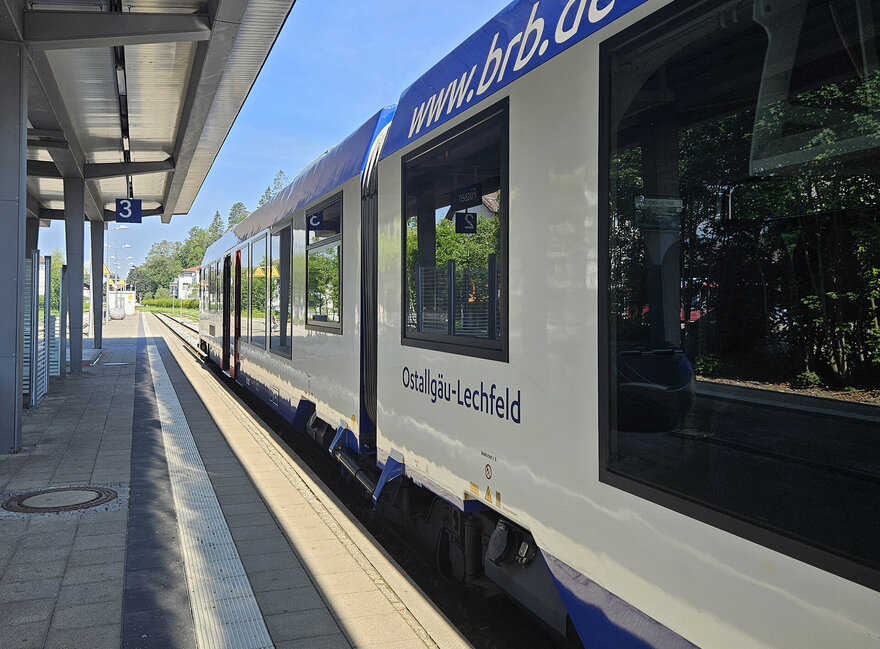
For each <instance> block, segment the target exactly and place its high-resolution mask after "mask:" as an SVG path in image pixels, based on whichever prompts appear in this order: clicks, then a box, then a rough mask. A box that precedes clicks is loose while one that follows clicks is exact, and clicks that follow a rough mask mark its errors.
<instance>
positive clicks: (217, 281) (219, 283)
mask: <svg viewBox="0 0 880 649" xmlns="http://www.w3.org/2000/svg"><path fill="white" fill-rule="evenodd" d="M214 286H215V288H216V289H217V293H216V296H215V299H216V304H217V311H218V312H220V311H223V262H221V261H218V262H217V265H216V266H215V267H214Z"/></svg>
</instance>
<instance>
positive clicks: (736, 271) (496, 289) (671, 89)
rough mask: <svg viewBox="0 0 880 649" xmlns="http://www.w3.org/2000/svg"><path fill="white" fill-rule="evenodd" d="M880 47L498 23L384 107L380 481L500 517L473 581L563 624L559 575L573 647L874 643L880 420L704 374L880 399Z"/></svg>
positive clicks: (843, 19)
mask: <svg viewBox="0 0 880 649" xmlns="http://www.w3.org/2000/svg"><path fill="white" fill-rule="evenodd" d="M878 27H880V4H878V3H877V2H840V3H838V2H827V1H819V0H816V1H813V0H809V1H808V0H782V1H779V2H775V1H773V0H771V1H769V2H766V1H763V0H762V1H760V2H757V1H756V2H741V1H729V2H723V1H715V2H683V1H682V2H671V3H670V2H659V1H644V2H643V1H639V0H629V1H622V0H616V1H615V0H605V1H597V0H581V1H577V0H569V1H565V2H563V1H561V0H560V1H559V2H550V1H546V0H545V1H542V2H536V1H534V0H527V1H522V2H513V3H511V4H510V5H509V6H508V7H507V8H506V9H504V10H503V11H502V12H501V13H500V14H499V15H498V16H497V17H496V18H495V19H493V20H492V21H491V22H489V23H488V24H486V25H485V26H484V27H483V28H482V29H480V30H479V31H478V32H476V33H475V34H474V35H473V36H472V37H471V38H469V39H468V40H467V41H465V42H464V43H463V44H462V45H461V46H460V47H459V48H457V49H456V50H455V51H453V52H452V53H450V54H449V55H448V56H447V57H446V58H445V59H443V61H441V62H440V63H438V64H437V65H436V66H435V67H434V68H432V69H431V70H430V71H428V72H427V73H426V74H425V75H424V76H423V77H422V78H420V79H418V80H417V81H416V82H415V83H414V84H412V85H411V86H410V87H409V88H408V89H407V90H406V91H405V92H404V93H403V95H402V96H401V98H400V100H399V102H398V109H397V114H396V116H395V119H394V121H393V123H392V126H391V129H390V131H389V133H388V138H387V140H386V142H385V145H384V148H383V150H382V157H381V161H380V163H379V172H378V173H379V242H380V247H379V263H378V268H379V275H378V277H379V279H378V297H379V304H380V318H379V331H378V412H377V426H378V435H377V448H378V464H379V465H380V466H386V465H387V462H390V463H391V464H392V465H393V466H394V467H396V469H395V470H396V471H397V472H400V471H401V470H402V471H404V472H405V475H406V476H408V477H409V478H411V479H412V480H413V481H414V482H415V483H417V484H419V485H422V486H424V487H425V488H427V489H430V490H431V491H433V492H435V493H438V494H441V495H442V497H443V498H444V499H445V500H446V501H447V502H449V503H451V504H452V505H453V506H454V508H455V509H456V510H457V511H459V512H463V514H462V515H461V517H460V518H461V520H463V521H468V520H471V519H472V518H473V516H481V517H483V518H485V517H486V516H489V515H490V514H488V513H489V512H491V513H492V514H491V515H492V516H494V520H495V521H496V527H495V529H494V531H493V532H492V534H491V536H490V541H489V543H488V546H487V547H488V549H487V550H486V551H485V552H484V554H483V563H484V567H485V574H486V575H487V576H490V577H491V578H493V579H495V580H496V581H497V582H498V583H502V584H504V586H505V588H507V589H508V590H510V591H511V592H512V593H514V594H515V595H516V596H517V597H519V598H521V599H523V600H524V601H528V602H531V603H535V600H538V602H537V603H536V605H539V604H540V605H545V608H547V609H548V610H544V611H542V613H541V614H542V616H543V617H544V618H545V620H547V621H548V622H550V623H551V624H554V625H556V626H557V627H558V625H559V624H561V622H560V614H559V612H558V609H555V610H554V607H555V605H554V604H552V602H551V600H552V597H551V596H550V595H548V594H547V593H546V591H545V590H544V586H543V585H542V584H544V583H545V581H544V580H543V579H542V578H540V577H539V576H534V577H528V576H527V573H528V571H529V569H530V566H534V565H537V566H538V569H537V572H540V571H541V570H542V569H543V568H542V567H541V565H540V564H544V563H545V564H546V565H547V566H548V567H549V571H550V573H551V574H552V579H553V582H554V583H555V585H556V587H557V590H558V592H559V593H560V595H561V599H562V601H563V602H564V605H565V612H567V614H568V616H569V617H570V619H571V622H572V623H573V625H574V627H575V628H576V629H577V632H578V634H579V636H580V638H581V640H582V641H583V643H584V645H585V646H588V647H596V646H601V647H644V646H662V647H682V646H692V645H697V646H701V647H731V648H741V647H830V646H846V647H869V646H878V644H880V623H878V618H877V615H876V613H877V611H878V610H880V597H878V592H877V591H878V588H880V579H878V577H880V572H878V567H880V522H878V521H880V489H878V486H880V485H878V477H880V455H878V452H877V450H876V448H877V447H876V445H875V443H874V442H872V441H871V440H872V439H873V434H874V433H873V432H870V431H872V430H873V431H876V430H878V428H877V424H878V423H880V417H878V410H877V409H876V406H860V407H859V406H850V405H848V404H846V403H844V402H841V401H830V400H822V399H816V400H810V399H809V398H807V397H795V396H794V395H791V396H788V395H785V394H780V393H778V392H771V391H770V390H769V389H755V388H754V387H753V388H746V387H735V386H733V385H730V382H727V383H725V382H724V381H719V380H711V379H709V378H706V376H708V375H711V374H712V370H711V369H707V368H709V367H710V366H711V365H712V364H713V363H717V364H718V367H717V368H716V369H715V371H716V372H720V373H721V374H723V375H725V376H731V377H745V378H749V377H752V376H754V377H758V378H761V379H764V378H765V377H767V379H766V382H767V383H772V382H773V380H774V379H773V377H774V376H780V375H785V374H784V373H785V372H789V374H788V376H792V375H795V374H798V373H799V372H801V371H803V370H807V369H809V368H810V367H812V368H820V369H818V372H819V373H824V376H825V377H827V380H828V381H829V382H831V381H833V380H834V377H835V376H839V377H850V378H841V379H840V380H841V381H844V380H851V381H855V380H856V379H855V378H854V377H855V376H856V375H859V376H861V379H858V380H861V381H863V384H864V385H874V386H876V385H878V382H877V378H878V377H877V371H876V365H873V366H872V362H871V361H864V359H865V358H868V356H870V354H872V353H874V352H870V351H869V348H870V345H862V343H861V342H856V339H858V338H859V337H860V336H873V335H876V333H869V332H877V331H878V330H877V329H876V318H877V315H878V312H877V308H876V307H877V303H876V301H873V298H871V297H870V295H871V292H872V291H875V290H876V284H873V286H874V288H873V289H872V288H870V286H871V282H876V279H873V280H872V279H871V277H876V275H872V273H874V272H876V271H871V270H870V268H876V263H877V260H878V256H877V254H878V252H880V249H878V247H877V240H876V239H875V238H873V235H867V234H860V233H865V232H867V231H871V232H873V231H875V230H874V229H875V228H877V227H878V209H877V208H878V204H877V196H878V194H877V193H876V192H877V189H878V171H880V167H878V166H877V161H878V153H880V148H878V145H880V136H878V131H877V130H876V126H877V124H878V122H877V117H878V116H880V115H878V112H877V109H878V105H877V104H876V103H874V101H873V99H869V98H868V97H869V96H872V94H873V93H874V92H875V89H876V88H877V83H878V80H880V70H878V64H877V61H878V59H877V45H878V44H877V40H876V33H877V29H878ZM859 259H861V260H862V261H861V262H860V261H859ZM868 259H870V260H871V261H870V262H867V260H868ZM866 262H867V263H866ZM823 264H824V266H823ZM694 277H701V278H703V277H705V278H707V281H709V282H711V283H712V284H713V285H717V287H718V288H717V289H716V290H717V296H715V297H714V298H713V299H714V300H715V302H714V303H713V306H712V308H711V309H708V310H707V311H706V312H707V314H708V315H707V317H704V318H703V317H701V318H696V319H692V318H690V317H689V318H687V319H685V318H684V317H683V316H682V313H684V311H683V310H682V309H684V308H685V307H684V306H683V305H685V304H688V305H690V304H691V303H692V302H693V300H694V299H697V296H696V295H695V294H692V288H691V284H692V283H691V282H688V281H687V280H688V279H689V278H694ZM855 286H858V287H859V288H857V289H854V290H855V291H857V292H858V293H857V294H856V293H853V294H852V295H850V297H848V298H843V297H842V293H843V292H846V291H849V290H850V288H854V287H855ZM837 291H840V292H841V293H840V294H838V293H836V292H837ZM830 293H834V295H830ZM844 302H846V305H844ZM823 309H826V311H823ZM828 309H832V310H834V309H842V310H845V314H844V312H843V311H839V312H838V313H839V318H837V319H835V318H836V317H831V316H830V315H829V312H828V311H827V310H828ZM687 310H688V311H690V306H688V308H687ZM823 313H824V315H823ZM823 318H824V320H823ZM686 320H687V321H686ZM832 321H833V322H832ZM839 328H844V329H846V330H847V331H848V332H851V336H852V337H849V336H850V334H847V339H848V340H850V341H851V342H852V343H853V345H854V347H853V348H852V350H851V351H849V352H845V351H843V349H842V348H841V347H839V345H840V344H841V339H840V337H839V336H838V334H835V333H834V331H840V329H839ZM817 336H818V338H817ZM835 341H836V342H835ZM843 344H844V345H845V344H846V343H843ZM835 345H836V346H838V347H837V349H838V351H837V352H833V351H832V348H834V347H835ZM856 347H858V348H859V350H861V351H855V348H856ZM860 353H864V354H867V355H868V356H862V357H860V358H861V359H863V360H857V358H856V357H858V356H859V354H860ZM835 354H837V356H835ZM844 356H846V357H847V358H848V359H849V360H848V361H845V360H844ZM835 358H837V360H834V359H835ZM872 358H876V356H873V357H872ZM845 362H849V363H851V365H850V368H851V370H850V373H849V374H845V373H844V372H843V371H842V370H841V368H842V365H841V363H845ZM856 365H858V367H859V369H858V371H857V370H856ZM694 366H696V367H697V368H698V369H700V370H701V372H702V374H701V375H700V380H699V381H696V382H695V381H694V380H693V376H694V370H693V369H692V368H693V367H694ZM807 366H809V367H807ZM811 371H812V370H811ZM835 372H836V374H835ZM750 385H753V386H754V385H755V383H754V382H753V383H751V384H750ZM820 449H821V450H820ZM865 454H867V455H865ZM401 467H402V468H401ZM468 512H482V513H479V514H477V513H468ZM452 527H454V526H450V528H452ZM454 533H455V531H454V530H450V535H453V534H454ZM462 534H464V533H462ZM467 545H468V544H467V541H465V542H464V546H465V548H466V547H467ZM535 547H536V548H537V556H534V558H532V557H533V555H534V553H535Z"/></svg>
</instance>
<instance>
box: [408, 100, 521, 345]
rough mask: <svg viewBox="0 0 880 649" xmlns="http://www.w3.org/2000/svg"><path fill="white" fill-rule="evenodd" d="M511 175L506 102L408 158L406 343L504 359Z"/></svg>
mask: <svg viewBox="0 0 880 649" xmlns="http://www.w3.org/2000/svg"><path fill="white" fill-rule="evenodd" d="M506 176H507V111H506V104H504V105H502V106H498V107H496V108H494V109H490V111H489V112H487V113H484V114H483V116H481V117H479V118H477V119H476V120H475V121H472V122H470V123H468V124H467V125H465V126H464V127H463V128H461V129H458V130H457V131H455V132H453V133H452V134H451V135H450V134H448V133H447V134H445V135H443V136H441V137H440V138H438V140H436V141H434V142H432V143H431V144H429V145H428V146H427V147H424V148H422V149H420V150H418V151H416V152H415V154H414V155H412V156H409V157H408V158H406V159H405V161H404V183H403V186H404V198H403V201H404V219H405V223H404V287H403V301H404V305H405V313H404V318H405V321H404V339H405V341H407V342H416V343H418V344H421V345H422V346H436V347H437V348H443V349H446V350H449V351H458V352H461V353H475V352H476V351H477V350H483V351H484V353H483V354H482V355H488V356H493V355H494V356H496V357H500V356H499V354H500V352H501V351H502V350H503V349H504V343H505V341H504V338H505V335H506V331H505V327H504V322H505V318H504V310H505V308H506V307H505V303H504V302H505V300H504V297H505V296H506V286H505V284H506V273H505V260H504V255H505V254H506V250H505V248H504V241H505V228H506V224H505V216H504V213H505V211H504V209H503V206H504V204H505V201H506V197H505V196H504V192H503V188H504V183H505V182H506ZM485 352H488V354H487V353H485ZM493 352H494V354H493Z"/></svg>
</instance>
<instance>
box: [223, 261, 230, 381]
mask: <svg viewBox="0 0 880 649" xmlns="http://www.w3.org/2000/svg"><path fill="white" fill-rule="evenodd" d="M231 265H232V264H231V258H230V256H229V255H226V256H225V257H224V258H223V354H222V358H221V360H220V368H221V369H222V370H223V371H224V372H226V373H227V374H228V373H229V348H230V345H231V344H232V335H231V331H230V323H231V319H230V310H231V306H232V304H231V302H232V301H231V300H230V297H231V295H232V291H231V288H232V268H231Z"/></svg>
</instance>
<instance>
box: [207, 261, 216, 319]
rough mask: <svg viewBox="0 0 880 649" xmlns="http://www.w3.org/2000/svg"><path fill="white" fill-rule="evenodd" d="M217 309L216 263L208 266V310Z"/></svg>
mask: <svg viewBox="0 0 880 649" xmlns="http://www.w3.org/2000/svg"><path fill="white" fill-rule="evenodd" d="M216 310H217V270H216V268H215V266H214V264H211V265H210V266H209V267H208V311H216Z"/></svg>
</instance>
